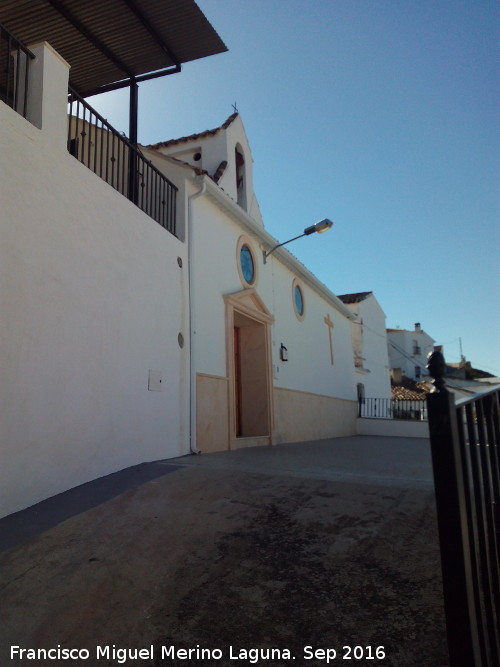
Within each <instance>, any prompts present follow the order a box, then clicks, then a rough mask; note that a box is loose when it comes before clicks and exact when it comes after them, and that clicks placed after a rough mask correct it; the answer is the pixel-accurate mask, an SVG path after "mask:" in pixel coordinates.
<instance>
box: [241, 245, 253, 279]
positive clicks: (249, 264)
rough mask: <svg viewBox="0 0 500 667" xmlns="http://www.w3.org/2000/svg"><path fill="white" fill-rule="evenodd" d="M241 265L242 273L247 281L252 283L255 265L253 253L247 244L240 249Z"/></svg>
mask: <svg viewBox="0 0 500 667" xmlns="http://www.w3.org/2000/svg"><path fill="white" fill-rule="evenodd" d="M240 266H241V273H242V274H243V278H244V279H245V281H246V282H247V283H248V284H249V285H251V284H252V283H253V281H254V278H255V266H254V263H253V255H252V252H251V250H250V248H249V247H248V246H247V245H243V246H241V250H240Z"/></svg>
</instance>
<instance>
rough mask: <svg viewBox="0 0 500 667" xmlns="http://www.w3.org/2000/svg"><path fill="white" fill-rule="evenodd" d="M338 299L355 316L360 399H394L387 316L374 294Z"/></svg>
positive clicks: (355, 361)
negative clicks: (390, 370) (392, 395)
mask: <svg viewBox="0 0 500 667" xmlns="http://www.w3.org/2000/svg"><path fill="white" fill-rule="evenodd" d="M339 299H340V300H341V301H342V302H343V303H345V304H346V306H347V307H348V308H349V310H350V311H351V312H352V313H353V314H354V315H356V319H355V320H353V321H352V345H353V352H354V365H355V367H356V382H357V387H358V396H359V397H366V398H387V399H389V398H391V376H390V372H389V357H388V352H387V334H386V324H385V319H386V317H385V313H384V311H383V310H382V308H381V307H380V304H379V303H378V301H377V299H376V298H375V295H374V294H373V292H357V293H355V294H340V295H339Z"/></svg>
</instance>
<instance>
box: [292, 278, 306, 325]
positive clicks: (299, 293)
mask: <svg viewBox="0 0 500 667" xmlns="http://www.w3.org/2000/svg"><path fill="white" fill-rule="evenodd" d="M292 300H293V309H294V311H295V315H296V317H297V319H299V320H300V321H302V320H303V319H304V315H305V302H304V291H303V289H302V286H301V285H300V284H299V282H298V280H297V279H295V280H294V281H293V283H292Z"/></svg>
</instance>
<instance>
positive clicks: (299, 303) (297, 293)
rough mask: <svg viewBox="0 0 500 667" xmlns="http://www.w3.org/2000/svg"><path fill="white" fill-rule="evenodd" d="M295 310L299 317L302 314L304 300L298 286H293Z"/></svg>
mask: <svg viewBox="0 0 500 667" xmlns="http://www.w3.org/2000/svg"><path fill="white" fill-rule="evenodd" d="M295 308H296V309H297V313H298V314H299V315H303V314H304V299H303V297H302V290H301V289H300V287H299V286H298V285H295Z"/></svg>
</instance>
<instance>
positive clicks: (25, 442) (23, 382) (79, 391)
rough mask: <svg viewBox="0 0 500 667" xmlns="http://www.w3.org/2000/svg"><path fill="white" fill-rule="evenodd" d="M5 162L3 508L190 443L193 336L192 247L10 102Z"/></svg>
mask: <svg viewBox="0 0 500 667" xmlns="http://www.w3.org/2000/svg"><path fill="white" fill-rule="evenodd" d="M63 132H64V128H63ZM0 159H1V162H0V202H1V204H0V206H1V208H0V225H1V238H2V243H1V246H0V260H1V262H0V266H1V268H0V278H1V291H0V297H1V304H0V305H1V318H2V328H1V338H0V360H1V377H2V382H1V385H0V387H1V388H0V392H1V400H0V429H1V431H0V457H1V465H0V516H3V515H6V514H8V513H11V512H14V511H17V510H20V509H22V508H24V507H27V506H30V505H32V504H33V503H36V502H38V501H40V500H42V499H44V498H47V497H49V496H51V495H54V494H56V493H59V492H61V491H64V490H66V489H68V488H71V487H74V486H76V485H78V484H81V483H83V482H86V481H88V480H91V479H93V478H96V477H99V476H102V475H105V474H108V473H110V472H113V471H116V470H119V469H122V468H125V467H127V466H130V465H134V464H137V463H140V462H143V461H150V460H156V459H163V458H167V457H173V456H177V455H180V454H184V453H186V452H187V451H188V448H189V445H188V441H189V429H188V423H189V412H188V406H189V385H188V372H189V367H188V364H189V351H188V346H187V344H186V345H185V347H184V349H181V348H180V347H179V345H178V334H179V332H182V333H183V334H184V338H185V340H186V343H187V342H188V340H189V336H188V332H187V301H186V298H187V256H186V255H187V253H186V248H185V245H184V244H182V243H181V242H180V241H178V240H177V239H175V238H174V237H173V236H171V235H170V234H169V233H168V232H166V231H165V230H164V229H162V228H161V227H160V226H159V225H158V224H157V223H156V222H154V220H152V219H151V218H149V217H148V216H146V215H145V214H143V213H142V212H141V211H140V210H139V209H138V208H137V207H135V206H134V205H133V204H131V203H130V202H129V201H127V200H126V199H125V198H124V197H123V196H121V195H120V194H118V193H116V192H115V191H114V190H113V189H112V188H111V187H110V186H108V185H107V184H106V183H104V182H103V181H101V180H100V179H99V178H98V177H97V176H95V175H94V174H93V173H91V172H90V171H89V170H88V169H87V168H86V167H84V166H83V165H81V164H80V163H78V162H77V160H76V159H74V158H73V157H71V156H70V155H69V154H68V153H67V152H66V150H65V149H64V148H60V147H59V148H58V147H57V146H56V145H55V144H54V141H53V140H51V139H50V137H48V135H47V134H46V133H45V132H44V131H42V130H38V129H37V128H35V127H34V126H33V125H31V124H30V123H28V122H27V121H25V120H24V119H23V118H21V117H20V116H19V115H18V114H16V113H15V112H13V111H12V110H11V109H9V108H8V107H6V106H5V105H4V104H3V103H0ZM178 257H181V258H182V260H183V268H182V269H181V268H179V266H178V262H177V258H178ZM149 370H154V371H158V372H160V373H161V375H162V380H163V381H162V387H163V391H159V392H153V391H148V375H149Z"/></svg>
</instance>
